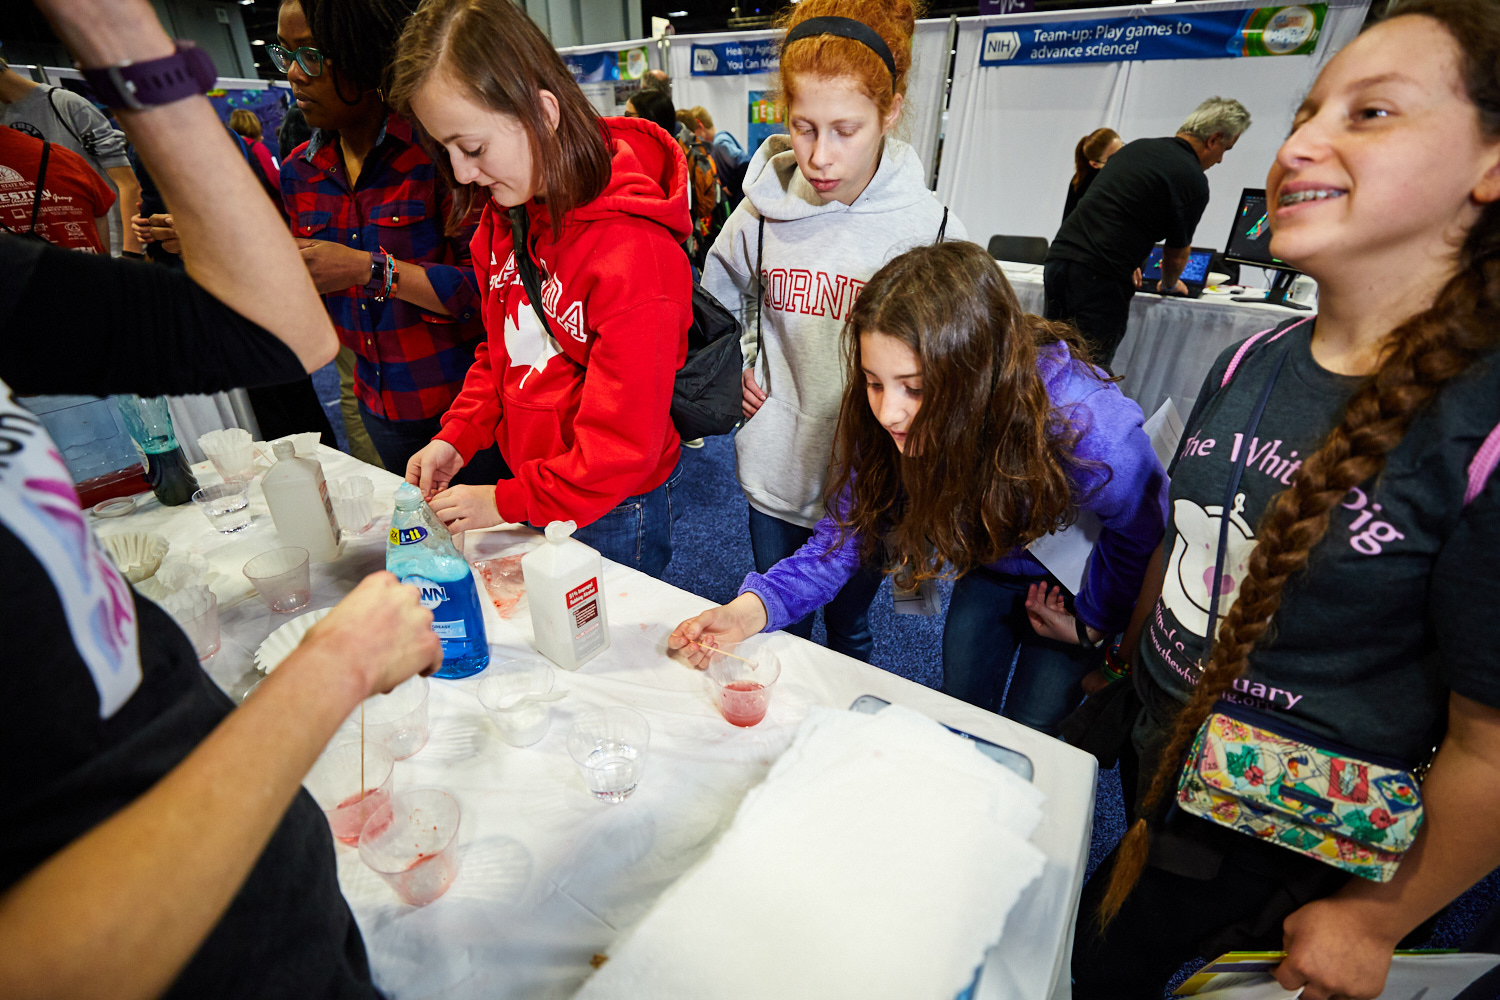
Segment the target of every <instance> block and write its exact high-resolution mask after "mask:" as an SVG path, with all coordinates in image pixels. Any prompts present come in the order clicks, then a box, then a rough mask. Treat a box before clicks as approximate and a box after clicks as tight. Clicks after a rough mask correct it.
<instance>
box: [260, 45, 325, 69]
mask: <svg viewBox="0 0 1500 1000" xmlns="http://www.w3.org/2000/svg"><path fill="white" fill-rule="evenodd" d="M266 52H267V53H268V54H269V55H270V56H271V65H273V66H275V67H276V70H277V72H279V73H289V72H291V69H292V63H293V62H294V61H295V62H296V63H297V65H298V66H301V67H302V72H304V73H306V74H307V75H308V76H319V75H321V74H322V72H323V61H324V59H323V53H321V52H319V51H318V50H317V49H314V48H310V47H308V46H306V45H304V46H303V47H302V48H300V49H288V48H285V47H283V46H280V45H276V44H271V45H267V46H266Z"/></svg>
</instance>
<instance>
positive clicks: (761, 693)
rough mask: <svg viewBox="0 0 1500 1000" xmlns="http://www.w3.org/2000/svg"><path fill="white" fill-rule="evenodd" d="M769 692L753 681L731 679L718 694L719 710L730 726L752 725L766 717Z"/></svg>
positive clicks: (763, 686) (762, 685)
mask: <svg viewBox="0 0 1500 1000" xmlns="http://www.w3.org/2000/svg"><path fill="white" fill-rule="evenodd" d="M769 697H770V695H769V692H767V691H766V687H765V685H764V684H758V683H756V682H755V681H733V682H732V683H729V684H726V685H725V686H724V691H723V693H722V694H721V695H720V696H719V710H720V711H721V712H722V713H723V714H724V721H725V722H727V723H729V724H730V725H732V726H746V727H749V726H753V725H755V724H756V723H758V722H760V720H761V719H764V718H765V717H766V702H767V700H768V699H769Z"/></svg>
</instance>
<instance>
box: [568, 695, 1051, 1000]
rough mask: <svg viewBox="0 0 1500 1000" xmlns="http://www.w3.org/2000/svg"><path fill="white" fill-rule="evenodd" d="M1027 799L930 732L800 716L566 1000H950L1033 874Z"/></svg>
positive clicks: (1008, 775)
mask: <svg viewBox="0 0 1500 1000" xmlns="http://www.w3.org/2000/svg"><path fill="white" fill-rule="evenodd" d="M1043 798H1044V797H1043V795H1042V793H1041V792H1040V791H1038V790H1037V789H1036V788H1035V787H1034V786H1032V785H1031V784H1029V783H1027V782H1026V781H1024V780H1023V779H1021V778H1020V777H1018V776H1017V775H1015V774H1014V773H1013V772H1011V771H1009V770H1007V769H1006V768H1004V767H1001V766H1000V765H999V764H996V763H995V762H994V761H992V760H990V759H989V758H987V757H985V756H983V755H982V754H980V753H978V752H977V751H976V750H975V748H974V746H973V745H972V744H970V743H968V742H967V741H965V740H962V739H961V738H959V737H956V736H954V735H953V734H951V733H949V732H947V731H946V730H944V729H943V728H942V727H941V726H939V725H938V724H937V723H935V722H933V721H932V720H930V719H928V718H926V717H925V716H922V715H919V714H918V713H916V712H913V711H910V710H908V709H903V708H901V707H899V706H893V707H891V708H888V709H885V710H884V711H882V712H881V713H880V714H878V715H862V714H857V713H853V712H841V711H836V710H833V709H827V708H813V709H812V710H811V711H810V712H809V714H808V717H807V719H806V720H805V721H804V723H803V724H802V727H801V728H800V729H799V730H798V733H797V736H796V739H795V741H794V742H793V744H792V746H791V747H790V748H789V749H788V750H787V752H786V753H785V754H783V755H782V757H781V759H780V760H779V761H777V763H776V765H775V766H774V767H773V768H772V769H771V772H770V774H769V775H768V776H767V778H766V780H765V782H764V783H763V784H761V785H760V786H759V787H757V788H755V789H753V790H752V791H751V792H750V793H749V795H747V796H746V798H745V801H744V802H743V803H742V804H741V806H740V809H739V812H738V813H737V814H736V816H735V819H734V823H733V825H732V826H731V827H730V828H729V830H728V831H727V832H726V833H725V834H724V835H723V837H722V838H721V839H720V841H719V842H718V843H717V844H716V845H715V846H714V848H713V850H712V851H711V852H710V853H709V854H708V856H707V857H706V858H704V860H703V861H702V862H700V864H699V865H698V866H697V867H696V868H694V869H692V870H690V871H689V872H688V873H687V874H685V875H684V876H683V877H682V878H681V879H680V880H679V881H678V882H677V883H676V884H675V885H674V886H672V888H671V889H669V890H668V891H667V892H666V893H665V894H663V896H662V897H661V899H660V900H658V901H657V903H656V905H655V907H654V908H653V909H652V910H651V912H650V913H648V914H647V915H646V916H645V918H644V919H643V920H642V921H641V922H640V924H639V925H638V926H637V927H636V928H635V929H634V930H633V931H631V932H630V934H629V936H628V937H626V938H624V939H622V940H621V941H619V942H617V943H616V945H615V946H614V947H612V948H611V949H610V960H609V961H608V962H607V963H605V964H604V965H603V966H602V967H601V968H600V969H599V971H598V972H596V973H595V974H594V975H593V977H592V978H591V979H590V980H589V981H588V982H587V983H585V984H584V987H583V989H582V990H581V991H580V992H579V993H578V997H579V998H580V1000H613V998H619V1000H637V998H640V997H651V998H653V1000H677V998H681V1000H689V998H691V1000H704V998H714V1000H739V998H744V1000H763V998H766V997H776V998H778V1000H790V998H803V997H806V998H809V1000H811V998H818V1000H823V998H827V997H860V998H861V1000H871V998H891V1000H926V998H930V1000H953V997H954V996H956V995H958V994H959V993H960V992H962V991H963V990H964V989H965V988H966V987H967V986H968V985H969V983H970V981H971V980H972V979H973V976H974V970H975V969H976V968H977V967H978V966H979V965H980V964H981V962H982V961H983V960H984V956H985V952H986V951H987V950H988V949H989V947H990V946H991V945H993V944H994V943H995V942H996V941H997V940H999V938H1000V935H1001V932H1002V930H1003V928H1004V926H1005V918H1006V914H1007V913H1009V911H1010V909H1011V907H1012V906H1013V905H1014V904H1015V902H1016V900H1017V899H1019V898H1020V895H1021V893H1022V891H1023V890H1024V889H1025V888H1026V887H1027V886H1028V885H1029V884H1030V883H1031V882H1032V881H1033V880H1034V879H1036V878H1037V877H1038V876H1039V875H1040V874H1041V872H1042V869H1043V867H1044V864H1045V858H1044V856H1043V854H1042V852H1041V851H1040V850H1038V849H1037V848H1036V847H1035V846H1033V845H1032V844H1031V843H1029V842H1028V839H1027V838H1029V837H1030V835H1031V832H1032V831H1033V830H1034V829H1035V828H1036V825H1037V823H1038V822H1039V821H1040V820H1041V803H1042V801H1043Z"/></svg>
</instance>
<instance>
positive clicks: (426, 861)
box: [359, 788, 459, 906]
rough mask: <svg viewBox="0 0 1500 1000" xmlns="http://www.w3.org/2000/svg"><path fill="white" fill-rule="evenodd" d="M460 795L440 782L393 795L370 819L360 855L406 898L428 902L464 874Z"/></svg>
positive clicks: (406, 900)
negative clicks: (460, 864) (460, 848)
mask: <svg viewBox="0 0 1500 1000" xmlns="http://www.w3.org/2000/svg"><path fill="white" fill-rule="evenodd" d="M458 822H459V808H458V800H457V799H455V798H454V797H453V796H451V795H449V794H448V793H447V792H445V791H443V790H442V789H439V788H413V789H411V790H410V791H406V792H402V793H401V794H399V795H393V796H391V798H390V801H389V802H386V803H385V804H383V805H381V806H380V807H379V808H377V809H376V810H375V811H374V812H373V813H372V814H371V815H370V818H369V819H367V820H366V821H365V826H364V829H363V830H362V831H361V833H360V835H359V858H360V860H361V861H363V862H364V863H365V865H366V866H367V867H368V868H369V869H370V870H371V871H373V872H374V873H375V874H377V875H379V876H380V877H381V878H383V879H385V881H386V884H388V885H389V886H390V887H391V888H392V889H394V890H396V895H397V896H400V897H401V901H402V902H403V903H410V904H411V905H412V906H426V905H427V904H428V903H430V902H432V901H433V900H434V899H437V898H438V897H439V896H441V895H442V894H443V893H445V892H447V891H448V887H449V886H451V885H452V884H453V880H454V879H455V878H457V877H458Z"/></svg>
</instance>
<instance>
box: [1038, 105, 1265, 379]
mask: <svg viewBox="0 0 1500 1000" xmlns="http://www.w3.org/2000/svg"><path fill="white" fill-rule="evenodd" d="M1249 127H1250V112H1248V111H1246V110H1245V106H1244V105H1243V104H1241V103H1240V102H1239V101H1235V100H1228V99H1226V98H1222V97H1210V98H1209V99H1208V100H1206V101H1204V102H1203V103H1202V104H1200V105H1198V108H1197V110H1195V111H1194V112H1193V113H1192V114H1191V115H1189V116H1188V119H1187V121H1185V122H1183V123H1182V127H1181V128H1180V129H1178V130H1177V134H1176V135H1175V136H1170V137H1167V138H1161V139H1137V140H1136V141H1134V142H1132V143H1128V144H1127V145H1126V146H1125V147H1124V148H1123V149H1121V150H1120V151H1119V152H1118V153H1115V154H1114V155H1113V156H1112V157H1110V159H1109V162H1108V163H1107V164H1106V165H1105V167H1104V169H1103V170H1101V171H1100V172H1099V176H1098V179H1097V180H1095V181H1094V183H1093V184H1091V185H1090V186H1089V189H1088V192H1087V193H1086V194H1085V195H1084V196H1083V197H1082V199H1081V200H1080V201H1079V203H1078V207H1077V209H1075V210H1074V211H1073V213H1072V214H1071V215H1069V216H1067V217H1066V218H1065V219H1064V220H1063V224H1062V228H1061V229H1059V230H1058V231H1057V237H1056V238H1055V239H1054V240H1053V241H1052V246H1051V248H1050V249H1048V251H1047V260H1046V262H1045V264H1044V267H1043V272H1042V280H1043V291H1044V295H1045V299H1044V303H1045V304H1044V309H1045V312H1046V316H1047V318H1048V319H1057V320H1071V321H1072V322H1074V323H1076V324H1078V328H1079V330H1081V331H1082V332H1083V335H1084V337H1085V338H1086V339H1087V340H1088V341H1089V346H1090V347H1091V348H1093V351H1094V360H1095V361H1096V362H1098V363H1099V364H1102V365H1104V366H1105V367H1108V366H1109V364H1110V362H1111V361H1112V360H1113V358H1114V356H1115V348H1117V347H1119V345H1120V341H1121V340H1122V339H1124V337H1125V324H1126V321H1127V320H1128V319H1129V318H1130V297H1131V296H1132V295H1134V294H1135V283H1134V280H1133V275H1134V274H1135V270H1136V268H1138V267H1140V266H1141V262H1142V261H1144V260H1145V259H1146V255H1147V254H1149V253H1150V252H1151V247H1152V246H1153V245H1155V244H1156V243H1157V242H1158V241H1165V242H1166V249H1165V251H1164V252H1163V253H1162V264H1161V277H1162V280H1161V284H1160V286H1159V287H1160V289H1161V290H1162V291H1163V292H1172V291H1176V292H1177V293H1178V294H1184V295H1185V294H1187V288H1186V286H1184V285H1183V284H1182V283H1181V281H1179V280H1178V279H1179V277H1180V276H1181V274H1182V269H1183V268H1184V267H1185V266H1186V265H1187V261H1188V251H1189V249H1190V248H1191V245H1192V242H1193V230H1195V229H1197V228H1198V220H1199V219H1200V218H1201V217H1202V216H1203V209H1204V208H1206V207H1207V206H1208V180H1207V178H1205V177H1204V176H1203V172H1204V171H1205V170H1207V169H1208V168H1209V167H1212V166H1213V165H1214V164H1216V163H1218V162H1219V161H1220V160H1222V159H1223V158H1224V154H1225V153H1227V152H1229V150H1231V149H1233V148H1234V144H1235V143H1236V142H1238V141H1239V137H1240V136H1241V135H1243V134H1244V132H1245V130H1246V129H1247V128H1249Z"/></svg>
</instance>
